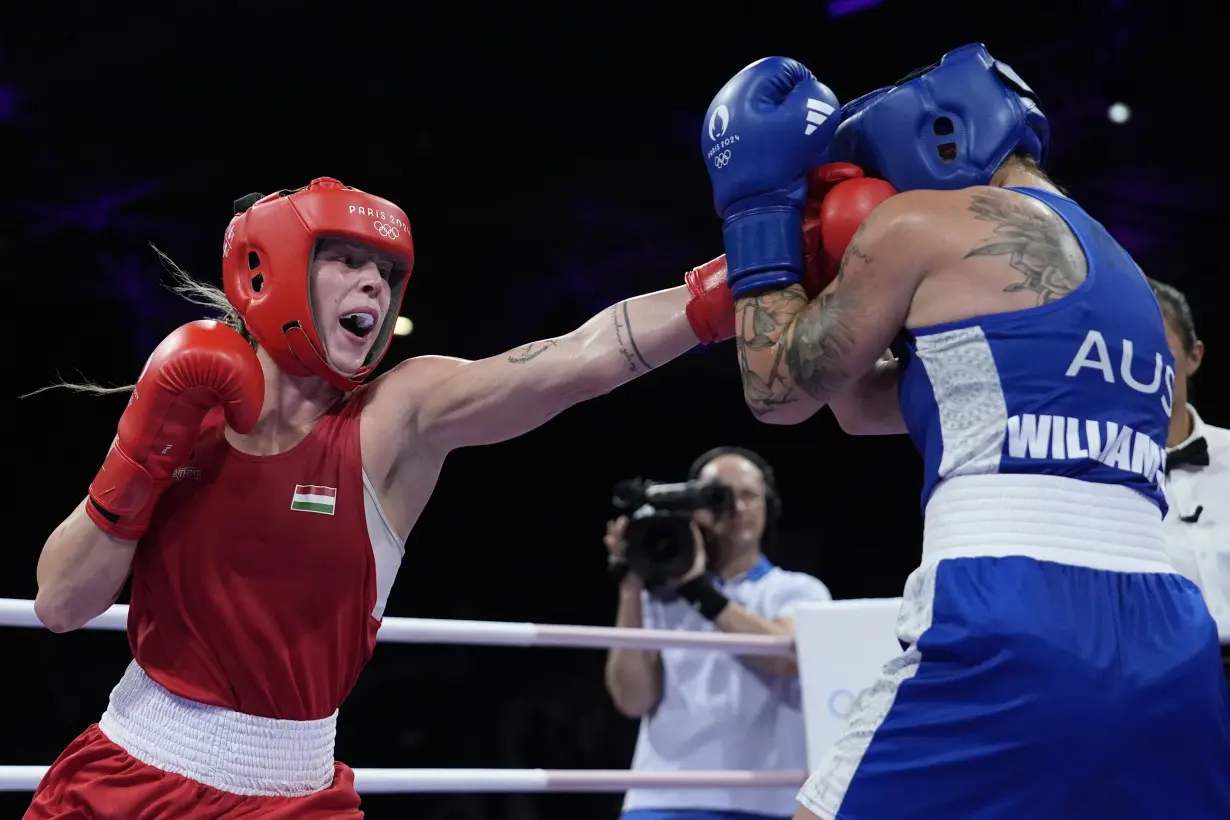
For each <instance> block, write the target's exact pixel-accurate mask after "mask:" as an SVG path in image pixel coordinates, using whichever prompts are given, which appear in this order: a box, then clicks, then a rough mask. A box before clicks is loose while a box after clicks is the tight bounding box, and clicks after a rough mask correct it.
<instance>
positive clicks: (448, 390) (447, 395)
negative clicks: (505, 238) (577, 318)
mask: <svg viewBox="0 0 1230 820" xmlns="http://www.w3.org/2000/svg"><path fill="white" fill-rule="evenodd" d="M687 302H688V289H687V287H686V286H684V287H677V288H670V289H668V290H661V291H658V292H656V293H649V294H645V295H643V296H637V297H634V298H632V299H628V300H625V301H623V302H620V303H618V304H616V305H613V306H612V307H610V308H607V309H606V310H604V311H603V312H602V313H599V314H598V315H597V316H594V317H593V318H592V319H590V320H589V321H588V322H586V323H585V324H583V325H581V327H579V328H577V329H576V330H574V331H572V332H571V333H568V334H565V335H563V336H559V337H557V338H554V339H543V340H542V341H537V342H532V343H530V344H528V345H524V346H522V347H519V348H516V349H514V350H510V351H508V352H506V353H502V354H500V355H498V356H492V357H491V358H489V359H481V360H479V361H465V360H462V359H451V358H445V357H440V356H427V357H421V358H418V359H412V360H410V361H407V362H404V363H403V364H402V365H399V366H398V367H397V368H396V369H394V370H393V371H392V372H390V373H389V374H388V376H386V380H390V381H399V382H401V383H402V384H404V386H405V388H406V391H407V392H408V394H409V395H410V396H411V397H412V398H410V399H409V400H408V401H407V402H406V405H407V406H408V407H409V408H411V410H410V412H412V416H411V418H410V419H409V422H410V424H411V425H412V426H413V429H414V431H415V432H416V433H417V440H418V442H419V444H420V445H421V446H426V447H428V448H430V449H432V450H433V451H435V452H438V453H445V452H448V451H449V450H454V449H456V448H458V447H469V446H474V445H479V444H491V443H494V442H497V441H504V440H506V439H510V438H515V437H516V436H519V435H521V434H523V433H526V432H529V431H530V430H533V429H534V428H536V427H538V426H539V425H540V424H542V423H543V422H545V421H547V420H548V419H550V418H551V417H552V416H555V415H557V414H559V413H561V412H563V411H564V410H566V409H568V408H569V407H571V406H572V405H574V404H577V403H579V402H582V401H585V400H587V399H591V398H594V397H595V396H600V395H602V394H604V393H607V392H609V391H611V390H613V389H615V388H616V387H618V386H619V385H621V384H624V383H625V382H629V381H631V380H632V379H635V378H637V377H638V376H642V375H644V374H645V373H648V372H649V371H650V370H652V369H654V368H655V367H658V366H660V365H662V364H665V363H666V362H668V361H670V360H671V359H674V358H675V357H677V356H679V355H681V354H683V353H686V352H687V351H688V350H690V349H692V348H693V347H694V346H695V345H696V344H697V339H696V335H695V333H693V331H692V327H691V325H690V324H689V323H688V319H687V316H686V315H685V313H684V310H685V306H686V305H687ZM389 386H393V385H389ZM382 389H385V388H384V386H382Z"/></svg>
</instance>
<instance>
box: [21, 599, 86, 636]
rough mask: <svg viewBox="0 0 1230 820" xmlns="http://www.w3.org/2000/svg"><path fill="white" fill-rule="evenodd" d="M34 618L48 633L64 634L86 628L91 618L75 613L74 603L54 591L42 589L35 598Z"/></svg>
mask: <svg viewBox="0 0 1230 820" xmlns="http://www.w3.org/2000/svg"><path fill="white" fill-rule="evenodd" d="M34 616H35V617H36V618H38V619H39V622H40V623H42V625H43V626H45V627H47V629H48V631H50V632H55V633H57V634H62V633H64V632H72V631H73V630H74V629H79V628H80V627H82V626H84V625H85V624H86V623H87V622H88V621H89V620H90V618H89V617H85V616H82V615H81V614H78V613H74V612H73V607H72V601H71V600H70V599H67V598H65V597H64V596H57V595H56V594H55V592H54V591H52V590H49V589H45V588H40V589H39V591H38V595H36V596H35V598H34Z"/></svg>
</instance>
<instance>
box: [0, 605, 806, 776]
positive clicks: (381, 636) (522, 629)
mask: <svg viewBox="0 0 1230 820" xmlns="http://www.w3.org/2000/svg"><path fill="white" fill-rule="evenodd" d="M42 625H43V624H42V622H41V621H39V619H38V617H37V616H36V615H35V614H34V602H33V601H27V600H22V599H18V598H0V626H12V627H33V628H41V627H42ZM127 625H128V607H127V606H125V605H123V604H117V605H115V606H112V607H110V608H109V609H108V610H107V611H106V612H104V613H103V614H101V615H99V616H98V617H97V618H94V619H93V620H92V621H90V622H89V623H87V624H85V625H84V626H83V627H81V628H82V629H91V630H104V631H111V632H122V631H124V630H125V629H126V628H127ZM377 640H378V641H383V642H388V643H417V644H467V645H472V646H519V647H532V646H548V647H557V648H571V649H610V648H621V649H666V648H689V649H709V650H717V651H726V652H731V653H734V654H738V655H786V656H789V655H793V654H794V641H793V639H791V638H787V637H781V636H776V635H728V634H726V633H724V632H674V631H671V630H664V629H624V628H619V627H603V626H567V625H562V624H534V623H521V622H501V621H454V620H444V619H434V618H391V617H390V618H385V619H384V621H383V623H382V624H381V626H380V631H379V633H378V634H377ZM46 770H47V767H46V766H0V792H20V791H33V790H34V789H35V787H36V786H37V785H38V782H39V780H40V779H42V776H43V773H44V772H45V771H46ZM354 773H355V788H356V789H357V790H358V791H360V792H362V793H364V794H409V793H415V792H419V793H422V792H430V793H434V794H443V793H449V792H453V793H455V792H487V793H501V794H512V793H529V792H607V793H616V792H622V791H626V790H627V789H634V788H669V789H705V788H715V787H720V788H798V787H799V786H801V785H802V784H803V781H804V780H806V779H807V773H806V772H804V771H802V770H799V771H706V772H633V771H624V770H603V769H593V770H578V769H355V770H354Z"/></svg>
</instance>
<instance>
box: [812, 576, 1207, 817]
mask: <svg viewBox="0 0 1230 820" xmlns="http://www.w3.org/2000/svg"><path fill="white" fill-rule="evenodd" d="M911 622H912V624H911ZM899 625H900V629H901V632H902V638H903V639H906V640H908V642H909V643H910V645H909V647H908V648H907V649H906V651H905V652H904V654H902V655H901V656H900V657H898V658H896V659H894V660H893V661H891V662H890V663H888V664H887V665H886V666H885V668H884V670H883V672H882V673H881V675H880V678H879V679H878V680H877V682H876V684H875V685H874V686H873V687H872V689H871V690H870V691H869V692H868V693H867V695H866V696H864V697H863V698H861V699H860V702H859V704H858V705H857V706H856V709H855V712H854V714H853V715H852V716H851V719H850V723H849V724H848V725H847V727H846V729H845V731H844V732H843V734H842V736H841V738H840V739H839V740H838V741H837V743H836V744H835V745H834V747H833V748H832V749H830V750H829V751H828V752H827V753H826V754H825V756H824V757H823V759H822V760H821V764H820V766H819V768H818V769H817V771H816V772H815V773H814V774H813V775H812V776H811V778H810V779H809V780H808V781H807V784H806V785H805V786H804V787H803V789H802V790H801V791H800V792H799V801H800V803H802V804H803V806H804V807H806V808H808V809H809V810H810V811H811V812H812V813H814V814H816V815H817V816H819V817H821V818H825V820H829V819H830V818H838V819H839V820H880V818H894V817H925V818H961V820H976V819H977V818H1022V817H1024V818H1031V817H1038V818H1088V817H1115V818H1120V819H1121V818H1157V817H1175V818H1179V817H1181V818H1183V820H1206V818H1207V820H1226V818H1230V694H1228V693H1227V689H1226V681H1225V678H1224V677H1223V673H1222V669H1221V658H1220V650H1219V647H1218V642H1217V630H1216V627H1215V625H1214V623H1213V619H1212V617H1211V616H1210V615H1209V612H1208V609H1207V608H1206V606H1205V603H1204V600H1203V598H1202V597H1201V595H1200V592H1199V590H1198V589H1197V588H1196V587H1195V586H1194V585H1193V584H1192V583H1191V582H1189V581H1187V580H1186V579H1184V578H1182V577H1180V576H1178V575H1171V574H1163V573H1130V572H1110V571H1105V570H1094V569H1086V568H1083V567H1076V566H1070V565H1066V564H1058V563H1052V562H1046V561H1036V560H1034V559H1031V558H1016V557H1013V558H956V559H946V560H942V561H939V562H938V563H937V564H935V565H933V566H931V567H929V568H927V569H925V570H924V569H920V570H919V571H918V572H916V573H915V574H914V575H913V576H911V579H910V585H909V587H908V588H907V591H906V595H905V598H904V603H903V608H902V618H901V621H900V622H899ZM911 633H912V634H911Z"/></svg>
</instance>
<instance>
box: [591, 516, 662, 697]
mask: <svg viewBox="0 0 1230 820" xmlns="http://www.w3.org/2000/svg"><path fill="white" fill-rule="evenodd" d="M627 527H628V518H627V516H620V517H619V518H616V519H615V520H614V521H608V522H607V525H606V534H605V535H603V536H602V543H603V544H605V545H606V550H607V555H608V561H609V562H610V566H611V567H623V569H624V575H623V578H622V579H620V582H619V612H618V614H617V615H616V616H615V625H616V626H618V627H624V628H628V629H644V627H645V622H644V613H643V612H642V611H641V590H642V589H643V587H644V583H643V582H642V581H641V579H640V577H639V576H638V575H637V574H636V573H633V572H628V571H627V567H626V565H625V563H624V560H625V559H624V550H625V549H626V548H627V542H626V541H625V540H624V530H626V529H627ZM605 679H606V688H607V692H609V693H610V695H611V700H612V701H613V702H614V703H615V708H616V709H618V710H619V711H620V713H622V714H623V715H625V716H627V717H630V718H639V717H643V716H644V715H647V714H649V713H650V712H652V711H653V710H654V709H656V708H657V706H658V703H659V702H660V701H661V700H662V658H661V656H660V655H659V654H658V653H657V652H656V651H654V650H648V649H612V650H611V651H610V652H608V653H607V659H606V673H605Z"/></svg>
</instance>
